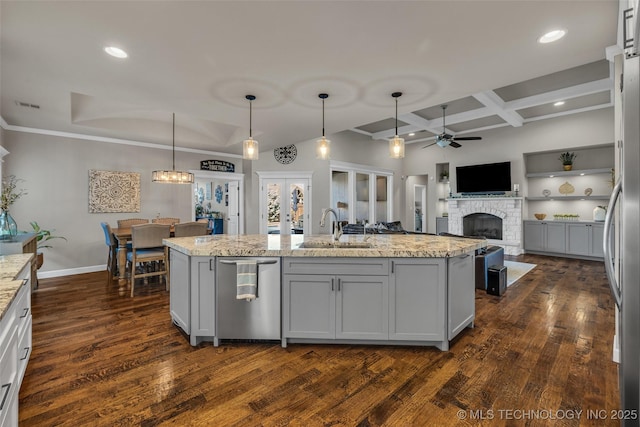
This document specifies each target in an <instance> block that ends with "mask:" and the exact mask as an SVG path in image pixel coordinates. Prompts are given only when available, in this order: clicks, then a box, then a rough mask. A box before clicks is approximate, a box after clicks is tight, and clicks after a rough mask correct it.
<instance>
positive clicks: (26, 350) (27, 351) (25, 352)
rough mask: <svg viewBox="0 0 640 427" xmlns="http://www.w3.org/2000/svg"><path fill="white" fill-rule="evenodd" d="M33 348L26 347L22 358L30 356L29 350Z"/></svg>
mask: <svg viewBox="0 0 640 427" xmlns="http://www.w3.org/2000/svg"><path fill="white" fill-rule="evenodd" d="M30 349H31V347H25V348H24V350H25V351H24V357H22V358H21V359H20V360H24V359H26V358H27V356H29V350H30Z"/></svg>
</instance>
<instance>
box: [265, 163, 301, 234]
mask: <svg viewBox="0 0 640 427" xmlns="http://www.w3.org/2000/svg"><path fill="white" fill-rule="evenodd" d="M263 174H265V173H264V172H263V173H260V174H259V176H260V233H262V234H265V233H268V234H282V235H288V234H311V206H310V205H311V203H310V202H311V179H310V177H308V176H298V177H293V176H291V175H287V176H285V177H278V176H275V175H271V176H269V175H266V176H265V175H263Z"/></svg>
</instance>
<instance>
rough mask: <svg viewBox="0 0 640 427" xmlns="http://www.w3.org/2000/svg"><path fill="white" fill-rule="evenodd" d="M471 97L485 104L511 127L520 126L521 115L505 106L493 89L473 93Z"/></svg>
mask: <svg viewBox="0 0 640 427" xmlns="http://www.w3.org/2000/svg"><path fill="white" fill-rule="evenodd" d="M473 97H474V98H475V99H477V100H478V101H480V102H481V103H482V104H483V105H484V106H486V107H487V108H488V109H489V110H490V111H491V112H492V113H493V114H495V115H497V116H499V117H500V118H501V119H502V120H504V121H505V122H507V123H509V124H510V125H511V126H513V127H520V126H522V120H523V119H522V116H521V115H520V114H518V113H516V112H515V111H513V110H510V109H507V108H506V107H505V102H504V100H503V99H502V98H500V97H499V96H498V94H496V93H495V92H494V91H492V90H488V91H485V92H479V93H476V94H473Z"/></svg>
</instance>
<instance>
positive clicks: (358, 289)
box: [336, 276, 389, 340]
mask: <svg viewBox="0 0 640 427" xmlns="http://www.w3.org/2000/svg"><path fill="white" fill-rule="evenodd" d="M336 291H337V293H336V338H341V339H350V338H351V339H383V340H387V339H389V278H388V277H387V276H338V277H337V278H336Z"/></svg>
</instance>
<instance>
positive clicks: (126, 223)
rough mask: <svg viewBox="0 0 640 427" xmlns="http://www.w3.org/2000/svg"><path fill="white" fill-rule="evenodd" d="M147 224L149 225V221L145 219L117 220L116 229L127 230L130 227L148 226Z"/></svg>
mask: <svg viewBox="0 0 640 427" xmlns="http://www.w3.org/2000/svg"><path fill="white" fill-rule="evenodd" d="M148 223H149V220H148V219H146V218H129V219H119V220H118V228H129V227H131V226H132V225H138V224H148Z"/></svg>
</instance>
